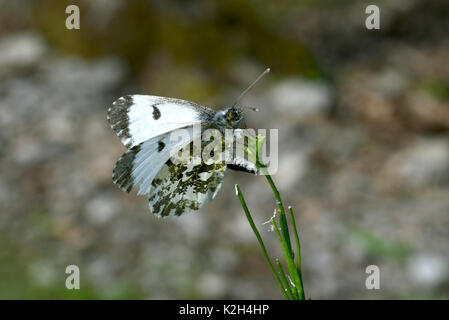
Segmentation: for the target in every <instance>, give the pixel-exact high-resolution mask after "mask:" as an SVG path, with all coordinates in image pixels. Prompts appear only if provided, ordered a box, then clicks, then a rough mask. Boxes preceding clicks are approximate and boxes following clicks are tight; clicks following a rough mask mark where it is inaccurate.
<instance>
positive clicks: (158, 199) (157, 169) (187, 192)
mask: <svg viewBox="0 0 449 320" xmlns="http://www.w3.org/2000/svg"><path fill="white" fill-rule="evenodd" d="M107 118H108V121H109V124H110V126H111V128H112V130H113V131H114V132H115V133H116V134H117V136H118V137H119V138H120V139H121V141H122V143H123V144H124V145H125V146H126V147H127V148H128V151H126V152H125V153H124V154H123V155H122V156H121V157H120V159H119V160H118V161H117V163H116V165H115V167H114V169H113V174H112V180H113V182H114V183H115V184H116V185H118V186H119V187H120V188H121V189H122V190H124V191H126V192H130V191H131V190H132V189H133V188H134V187H136V186H139V191H138V195H146V194H147V195H148V199H149V207H150V210H151V211H152V212H153V214H155V215H156V216H157V217H165V216H172V215H176V216H179V215H181V214H183V213H185V212H188V211H191V210H198V209H199V208H200V207H202V206H203V205H204V204H206V203H208V202H210V201H211V200H212V199H214V198H215V196H216V195H217V193H218V191H219V190H220V187H221V184H222V181H223V178H224V173H225V171H226V169H227V168H230V169H234V170H241V171H245V172H251V173H256V172H257V169H256V167H255V166H254V164H253V163H251V162H249V161H248V160H246V159H244V158H237V157H235V158H234V159H233V160H232V161H231V163H225V162H224V161H215V162H213V163H205V162H200V163H199V164H195V163H192V162H189V161H186V162H181V163H173V162H172V160H171V155H172V154H173V153H174V152H176V151H178V150H182V149H183V148H185V147H186V145H189V144H193V141H194V140H195V139H201V137H200V136H199V134H198V133H196V134H195V133H194V130H193V125H194V124H198V123H201V128H202V129H205V128H213V129H216V130H219V131H220V132H222V133H223V134H224V130H225V129H237V128H242V127H244V126H245V125H244V117H243V112H242V109H241V108H240V107H237V106H233V107H230V108H226V109H223V110H219V111H214V110H212V109H210V108H207V107H204V106H201V105H199V104H196V103H193V102H189V101H186V100H181V99H175V98H166V97H159V96H150V95H126V96H123V97H121V98H119V99H118V100H116V101H115V102H114V103H113V104H112V106H111V107H110V108H109V109H108V115H107ZM181 130H184V131H186V132H188V133H189V137H190V138H189V139H188V140H187V141H185V140H184V141H178V140H176V139H171V138H170V137H171V136H176V134H177V131H181Z"/></svg>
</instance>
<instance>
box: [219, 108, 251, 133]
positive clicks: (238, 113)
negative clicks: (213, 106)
mask: <svg viewBox="0 0 449 320" xmlns="http://www.w3.org/2000/svg"><path fill="white" fill-rule="evenodd" d="M217 120H218V121H219V122H220V123H222V124H223V125H224V126H225V127H226V128H229V129H238V128H244V127H245V118H244V117H243V111H242V109H241V108H239V107H237V106H233V107H230V108H227V109H224V110H221V111H218V112H217Z"/></svg>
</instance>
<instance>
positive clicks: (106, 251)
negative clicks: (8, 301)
mask: <svg viewBox="0 0 449 320" xmlns="http://www.w3.org/2000/svg"><path fill="white" fill-rule="evenodd" d="M69 4H76V5H78V6H79V8H80V12H81V28H80V30H68V29H66V27H65V20H66V18H67V16H68V14H66V13H65V8H66V6H67V5H69ZM368 4H376V5H378V6H379V7H380V11H381V19H380V23H381V29H380V30H367V29H366V27H365V19H366V17H367V16H368V15H367V14H366V13H365V8H366V6H367V5H368ZM448 16H449V2H448V1H444V0H441V1H436V0H431V1H424V0H423V1H418V0H415V1H414V0H401V1H398V0H390V1H386V0H385V1H369V2H364V1H355V0H354V1H353V0H339V1H335V0H332V1H331V0H320V1H318V0H302V1H301V0H297V1H294V0H290V1H288V0H278V1H271V0H259V1H255V0H247V1H243V0H242V1H239V0H228V1H209V0H195V1H181V0H178V1H162V0H155V1H124V0H108V1H106V0H101V1H100V0H95V1H75V0H73V1H61V0H53V1H47V0H45V1H26V0H22V1H8V0H0V110H1V111H0V128H1V130H0V143H1V148H0V172H1V173H0V209H1V214H0V298H27V299H29V298H33V299H42V298H45V299H47V298H59V299H65V298H84V299H91V298H95V299H106V298H124V299H126V298H138V299H141V298H143V299H181V298H182V299H201V298H207V299H220V298H232V299H253V298H255V299H280V298H282V296H281V294H280V292H279V288H278V286H277V284H276V282H275V280H274V279H273V276H272V274H271V272H270V270H269V268H268V266H267V265H266V262H265V260H264V258H263V256H262V254H261V252H260V249H259V247H258V244H257V242H256V239H255V237H254V234H253V233H252V231H251V229H250V227H249V225H248V222H247V220H246V218H245V216H244V213H243V211H242V209H241V206H240V204H239V202H238V199H237V198H236V196H235V193H234V184H235V183H239V185H240V186H241V188H242V191H243V193H244V194H245V196H246V200H247V203H248V206H249V208H250V209H251V211H252V213H253V217H254V219H255V222H256V224H257V226H258V227H259V228H260V230H261V234H262V237H263V238H264V239H265V241H266V243H267V246H268V250H269V253H270V255H271V256H272V257H280V256H281V254H282V252H281V249H280V246H279V243H277V241H276V235H275V234H274V233H273V232H269V231H268V230H267V229H268V228H267V227H266V225H262V223H263V222H264V221H267V220H268V219H269V218H270V217H271V216H272V214H273V210H274V208H275V201H274V198H273V195H272V193H271V191H270V189H269V186H268V184H267V183H266V181H265V179H264V178H263V177H255V176H253V175H249V174H245V173H241V172H231V171H228V172H227V174H226V177H225V181H224V184H223V187H222V189H221V191H220V193H219V194H218V196H217V198H216V199H215V200H214V201H213V202H212V203H210V204H209V205H207V206H205V207H204V208H202V209H201V210H200V211H199V212H194V213H191V214H187V215H184V216H182V217H180V218H171V219H170V218H167V219H157V218H155V217H154V216H153V215H152V214H150V213H149V211H148V207H147V200H146V198H145V197H137V196H136V195H135V193H131V194H126V193H124V192H122V191H120V190H119V189H118V188H117V187H116V186H115V185H113V183H112V181H111V172H112V168H113V166H114V164H115V162H116V161H117V159H118V158H119V157H120V155H121V154H122V153H123V152H124V151H125V148H124V147H123V146H122V145H121V143H120V141H119V139H118V138H117V137H116V136H115V134H114V133H113V132H112V130H110V128H109V125H108V123H107V120H106V110H107V108H108V107H109V106H110V104H111V103H112V102H113V101H114V100H115V99H116V98H118V97H119V96H121V95H123V94H134V93H140V94H153V95H162V96H169V97H177V98H182V99H187V100H191V101H195V102H197V103H200V104H203V105H207V106H210V107H212V108H216V109H218V108H222V107H224V106H229V105H230V104H231V103H232V102H233V101H234V100H235V98H236V97H237V96H238V95H239V94H240V93H241V91H242V90H243V89H244V88H246V86H247V85H248V84H249V83H250V82H251V81H252V80H254V79H255V77H256V76H257V75H258V74H259V73H260V72H262V71H263V70H264V68H265V67H267V66H269V67H271V69H272V72H271V74H270V75H269V76H267V77H265V78H264V79H263V81H261V82H260V83H259V84H258V85H257V86H256V87H255V88H254V89H253V90H252V91H251V92H250V93H248V95H247V96H245V98H244V99H243V101H242V103H243V104H244V105H248V106H257V107H259V108H260V112H258V113H254V112H252V113H248V114H246V117H247V121H246V122H247V124H248V126H249V127H253V128H278V129H279V163H280V164H279V170H278V173H277V174H276V175H275V176H273V178H274V180H275V182H276V183H277V185H278V187H279V189H280V191H281V194H282V196H283V199H284V202H285V204H286V205H291V206H293V208H294V211H295V215H296V220H297V223H298V225H299V229H300V238H301V242H302V252H303V254H302V259H303V276H304V285H305V290H306V295H307V296H308V297H311V298H312V299H382V298H391V299H403V298H430V299H434V298H436V299H440V298H446V299H447V298H449V136H448V133H449V33H448V30H449V19H448V18H447V17H448ZM276 243H277V244H276ZM71 264H75V265H78V266H79V267H80V271H81V289H80V290H67V289H66V288H65V279H66V277H67V275H66V274H65V268H66V266H67V265H71ZM371 264H375V265H377V266H379V268H380V290H367V289H366V288H365V279H366V277H367V274H365V269H366V267H367V266H368V265H371Z"/></svg>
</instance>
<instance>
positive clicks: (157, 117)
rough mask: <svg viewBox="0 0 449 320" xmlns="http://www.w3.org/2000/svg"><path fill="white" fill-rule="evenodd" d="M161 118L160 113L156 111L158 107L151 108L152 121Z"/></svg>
mask: <svg viewBox="0 0 449 320" xmlns="http://www.w3.org/2000/svg"><path fill="white" fill-rule="evenodd" d="M160 117H161V111H160V110H159V109H158V107H156V106H153V119H154V120H157V119H159V118H160Z"/></svg>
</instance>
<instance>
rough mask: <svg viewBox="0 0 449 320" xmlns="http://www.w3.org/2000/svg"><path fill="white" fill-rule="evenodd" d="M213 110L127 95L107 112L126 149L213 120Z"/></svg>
mask: <svg viewBox="0 0 449 320" xmlns="http://www.w3.org/2000/svg"><path fill="white" fill-rule="evenodd" d="M213 114H214V111H213V110H212V109H209V108H206V107H204V106H201V105H199V104H196V103H193V102H190V101H186V100H181V99H175V98H165V97H159V96H149V95H127V96H123V97H121V98H119V99H117V100H116V101H115V102H114V103H113V104H112V106H111V107H110V108H109V109H108V121H109V124H110V125H111V128H112V130H114V132H115V133H116V134H117V135H118V136H119V138H120V139H121V141H122V143H123V144H124V145H125V146H126V147H127V148H132V147H134V146H137V145H139V144H141V143H142V142H145V141H146V140H148V139H151V138H153V137H155V136H158V135H161V134H164V133H167V132H169V131H172V130H176V129H179V128H182V127H185V126H186V125H193V124H195V123H200V122H201V121H207V120H209V119H211V118H212V116H213Z"/></svg>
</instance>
